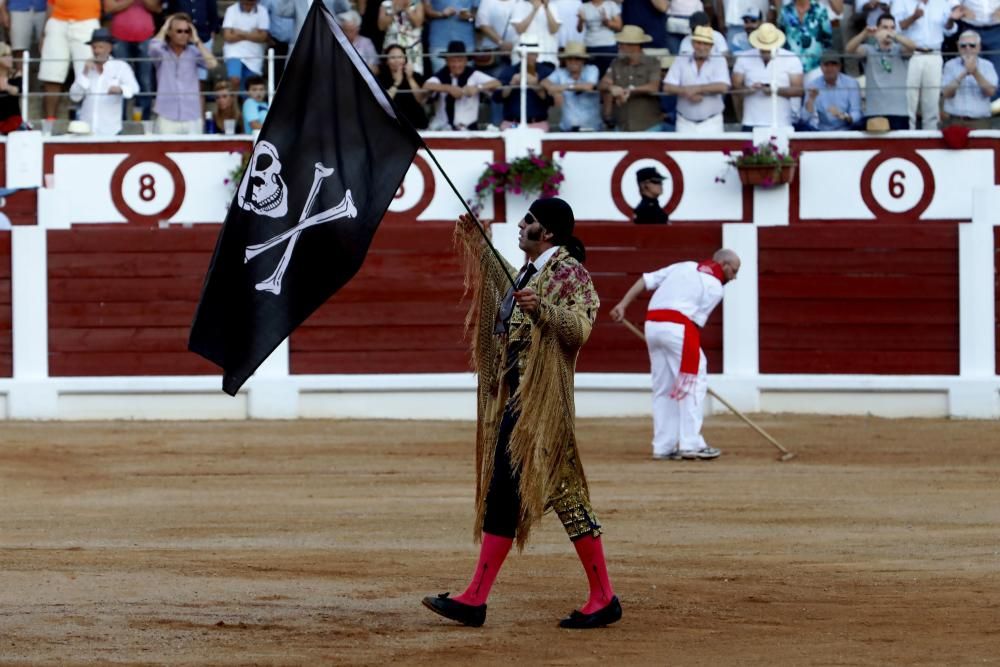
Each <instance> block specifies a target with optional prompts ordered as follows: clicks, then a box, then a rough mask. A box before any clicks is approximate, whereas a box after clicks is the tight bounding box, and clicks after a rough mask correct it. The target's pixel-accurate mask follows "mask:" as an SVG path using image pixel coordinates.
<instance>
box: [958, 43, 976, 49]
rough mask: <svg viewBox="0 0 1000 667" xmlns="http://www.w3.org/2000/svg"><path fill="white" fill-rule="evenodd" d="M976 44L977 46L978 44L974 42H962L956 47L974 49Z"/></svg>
mask: <svg viewBox="0 0 1000 667" xmlns="http://www.w3.org/2000/svg"><path fill="white" fill-rule="evenodd" d="M977 46H979V44H976V43H975V42H965V43H964V44H959V45H958V48H960V49H974V48H976V47H977Z"/></svg>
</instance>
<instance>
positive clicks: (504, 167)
mask: <svg viewBox="0 0 1000 667" xmlns="http://www.w3.org/2000/svg"><path fill="white" fill-rule="evenodd" d="M490 169H492V170H493V171H495V172H497V173H498V174H506V173H507V172H508V171H510V165H509V164H507V163H506V162H494V163H493V164H491V165H490Z"/></svg>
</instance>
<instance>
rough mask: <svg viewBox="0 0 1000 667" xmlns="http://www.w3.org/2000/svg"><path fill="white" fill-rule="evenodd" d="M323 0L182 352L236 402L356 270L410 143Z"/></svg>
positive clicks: (300, 42)
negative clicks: (218, 375) (212, 371)
mask: <svg viewBox="0 0 1000 667" xmlns="http://www.w3.org/2000/svg"><path fill="white" fill-rule="evenodd" d="M422 145H423V143H422V141H421V139H420V137H419V135H417V133H416V132H415V131H414V130H413V129H412V128H411V127H410V125H409V124H408V123H407V122H406V121H405V120H403V119H401V118H400V117H399V116H398V115H397V114H396V112H395V110H394V108H393V106H392V103H391V102H390V101H389V99H388V97H387V96H386V94H385V92H384V91H383V90H382V89H381V87H380V86H379V84H378V83H377V82H376V81H375V78H374V77H373V76H372V74H371V71H370V70H369V69H368V67H367V66H366V65H365V63H364V61H363V60H362V59H361V57H360V56H359V55H358V53H357V51H356V50H355V49H354V47H353V46H352V45H351V43H350V41H349V40H348V39H347V37H346V36H345V35H344V33H343V32H342V31H341V29H340V27H339V26H338V25H337V24H336V22H335V21H334V19H333V16H332V15H331V14H330V12H329V11H327V10H326V9H325V8H324V7H323V5H322V3H321V2H320V1H319V0H316V2H314V3H313V5H312V8H311V9H310V10H309V15H308V16H307V18H306V21H305V24H304V25H303V26H302V31H301V33H300V34H299V37H298V39H297V41H296V43H295V49H294V50H293V52H292V55H291V57H290V59H289V61H288V65H287V67H286V68H285V73H284V74H283V75H282V78H281V85H280V86H279V87H278V90H277V92H276V94H275V97H274V100H273V103H272V104H271V108H270V110H269V111H268V115H267V119H266V120H265V121H264V126H263V128H261V132H260V137H259V138H258V141H257V143H256V144H255V146H254V148H253V153H252V154H251V156H250V160H249V162H248V163H247V169H246V172H245V173H244V175H243V179H242V180H241V182H240V183H239V185H238V186H237V190H236V194H235V196H234V199H233V202H232V204H231V205H230V207H229V214H228V215H227V216H226V221H225V223H224V224H223V226H222V231H221V232H220V234H219V239H218V241H217V242H216V246H215V254H214V256H213V257H212V263H211V265H210V266H209V270H208V275H207V277H206V278H205V284H204V287H203V289H202V294H201V301H200V302H199V304H198V310H197V312H196V314H195V318H194V324H193V325H192V326H191V336H190V339H189V341H188V347H189V349H190V350H191V351H193V352H196V353H198V354H200V355H202V356H203V357H205V358H207V359H209V360H210V361H212V362H214V363H216V364H218V365H219V366H221V367H222V369H223V382H222V388H223V390H224V391H225V392H226V393H228V394H232V395H235V394H236V392H237V391H238V390H239V388H240V387H241V386H242V385H243V383H244V382H246V380H247V378H249V377H250V376H251V375H252V374H253V372H254V371H255V370H256V369H257V368H258V367H259V366H260V364H261V363H263V362H264V360H265V359H267V357H268V355H269V354H271V352H273V351H274V349H275V348H276V347H277V346H278V345H279V344H280V343H281V341H283V340H284V339H285V338H286V337H287V336H288V335H289V334H291V332H292V331H293V330H294V329H295V328H296V327H297V326H298V325H300V324H301V323H302V322H303V321H305V319H306V318H308V317H309V315H311V314H312V313H313V311H315V310H316V309H317V308H318V307H319V306H320V305H322V304H323V302H324V301H326V300H327V299H328V298H329V297H330V296H331V295H332V294H333V293H334V292H336V291H337V290H338V289H340V288H341V287H343V286H344V285H345V284H346V283H347V282H348V281H349V280H350V279H351V278H352V277H353V276H354V274H355V273H357V271H358V269H360V268H361V264H362V262H364V259H365V255H366V254H367V252H368V246H369V245H370V244H371V241H372V237H373V236H374V234H375V230H376V229H377V228H378V225H379V222H381V220H382V216H383V215H384V214H385V212H386V209H388V207H389V204H390V203H391V202H392V199H393V197H394V196H395V193H396V191H397V189H398V188H399V185H400V183H401V182H402V180H403V177H404V176H405V175H406V171H407V169H409V167H410V163H411V162H412V161H413V156H414V154H415V153H416V151H417V148H418V147H420V146H422Z"/></svg>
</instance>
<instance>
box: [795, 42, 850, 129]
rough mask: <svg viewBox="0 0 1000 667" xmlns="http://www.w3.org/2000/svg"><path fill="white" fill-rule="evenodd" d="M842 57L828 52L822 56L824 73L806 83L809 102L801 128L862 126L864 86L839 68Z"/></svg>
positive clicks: (805, 107)
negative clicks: (862, 89) (862, 91)
mask: <svg viewBox="0 0 1000 667" xmlns="http://www.w3.org/2000/svg"><path fill="white" fill-rule="evenodd" d="M840 69H841V63H840V56H839V55H838V54H837V53H835V52H833V51H826V52H824V53H823V56H822V58H821V59H820V70H821V71H822V72H823V75H822V76H819V77H816V78H815V79H813V80H812V81H810V82H809V83H807V84H806V103H805V105H804V106H803V107H802V112H803V113H802V116H803V117H802V119H801V120H802V122H801V123H800V124H799V125H798V126H797V127H796V129H798V130H819V131H821V132H830V131H835V130H852V129H860V123H861V115H862V114H861V87H860V86H859V85H858V82H857V81H855V80H854V79H852V78H851V77H849V76H847V75H846V74H844V73H843V72H841V71H840Z"/></svg>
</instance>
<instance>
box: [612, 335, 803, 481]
mask: <svg viewBox="0 0 1000 667" xmlns="http://www.w3.org/2000/svg"><path fill="white" fill-rule="evenodd" d="M622 324H624V325H625V327H626V328H627V329H628V330H629V331H631V332H632V333H634V334H635V335H636V336H638V337H639V338H641V339H642V340H644V341H645V340H646V336H645V335H643V333H642V332H641V331H640V330H639V327H637V326H635V325H634V324H632V323H631V322H629V321H628V320H622ZM708 393H709V395H710V396H711V397H712V398H714V399H715V400H717V401H719V403H722V404H723V405H724V406H726V407H727V408H729V410H730V411H732V413H733V414H734V415H736V416H737V417H739V418H740V419H742V420H743V421H744V422H746V424H747V426H749V427H750V428H752V429H753V430H755V431H757V433H759V434H760V435H761V436H763V438H764V439H765V440H767V441H768V442H769V443H771V444H772V445H774V446H775V447H777V448H778V449H780V450H781V455H780V456H779V457H778V460H779V461H789V460H791V459H793V458H795V454H793V453H792V452H790V451H788V450H787V449H785V448H784V447H783V446H782V445H781V443H780V442H778V441H777V440H775V439H774V438H772V437H771V435H770V434H769V433H768V432H767V431H765V430H764V429H762V428H761V427H760V426H757V424H755V423H754V422H753V421H752V420H751V419H750V418H749V417H747V416H746V415H745V414H743V413H742V412H740V411H739V410H737V409H736V408H735V407H733V404H732V403H730V402H729V401H727V400H726V399H724V398H722V397H721V396H719V395H718V394H717V393H716V392H714V391H713V390H712V388H711V387H709V388H708Z"/></svg>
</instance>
